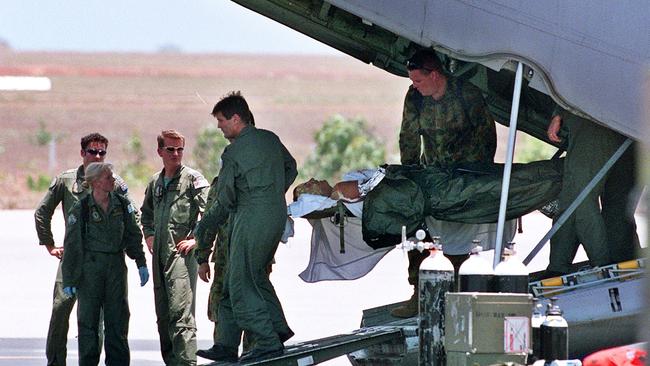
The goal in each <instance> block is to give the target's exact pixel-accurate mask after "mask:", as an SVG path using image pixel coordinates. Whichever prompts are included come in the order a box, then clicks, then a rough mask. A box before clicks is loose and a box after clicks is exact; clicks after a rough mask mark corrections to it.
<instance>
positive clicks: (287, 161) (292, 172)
mask: <svg viewBox="0 0 650 366" xmlns="http://www.w3.org/2000/svg"><path fill="white" fill-rule="evenodd" d="M282 155H284V179H285V182H284V191H285V192H286V191H287V190H288V189H289V187H290V186H291V185H292V184H293V182H294V181H295V180H296V177H297V176H298V168H297V167H296V159H294V158H293V156H291V153H290V152H289V150H287V148H286V147H285V146H284V145H282Z"/></svg>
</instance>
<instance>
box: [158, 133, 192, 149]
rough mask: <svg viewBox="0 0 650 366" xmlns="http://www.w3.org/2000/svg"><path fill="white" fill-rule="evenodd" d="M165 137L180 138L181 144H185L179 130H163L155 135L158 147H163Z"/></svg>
mask: <svg viewBox="0 0 650 366" xmlns="http://www.w3.org/2000/svg"><path fill="white" fill-rule="evenodd" d="M165 137H166V138H168V139H174V140H181V141H182V142H183V146H185V136H183V135H181V133H180V132H178V131H176V130H163V131H162V132H160V135H158V137H157V140H158V148H163V147H165Z"/></svg>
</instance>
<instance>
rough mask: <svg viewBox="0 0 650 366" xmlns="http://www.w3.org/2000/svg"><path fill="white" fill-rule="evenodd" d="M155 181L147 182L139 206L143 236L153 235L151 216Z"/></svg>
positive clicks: (152, 219) (152, 217) (152, 218)
mask: <svg viewBox="0 0 650 366" xmlns="http://www.w3.org/2000/svg"><path fill="white" fill-rule="evenodd" d="M154 184H155V181H153V180H152V181H151V182H149V184H148V185H147V188H146V190H145V191H144V200H143V201H142V207H141V208H140V224H141V225H142V233H143V234H144V237H145V238H148V237H150V236H153V234H154V216H153V193H154Z"/></svg>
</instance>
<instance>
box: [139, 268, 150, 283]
mask: <svg viewBox="0 0 650 366" xmlns="http://www.w3.org/2000/svg"><path fill="white" fill-rule="evenodd" d="M138 274H139V275H140V286H141V287H142V286H144V285H146V284H147V282H149V270H148V269H147V267H140V268H138Z"/></svg>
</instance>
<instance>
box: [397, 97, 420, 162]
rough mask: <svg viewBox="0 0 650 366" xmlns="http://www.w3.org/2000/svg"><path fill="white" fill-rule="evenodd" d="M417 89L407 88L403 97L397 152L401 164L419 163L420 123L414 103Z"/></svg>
mask: <svg viewBox="0 0 650 366" xmlns="http://www.w3.org/2000/svg"><path fill="white" fill-rule="evenodd" d="M416 93H418V91H417V90H415V89H414V88H413V87H410V88H409V91H408V92H407V93H406V97H405V98H404V110H403V112H402V126H401V128H400V132H399V153H400V160H401V162H402V164H403V165H412V164H419V163H420V154H421V150H422V147H421V146H422V143H421V138H420V125H419V123H418V116H419V114H420V113H419V112H418V109H417V106H416V105H415V99H417V98H416Z"/></svg>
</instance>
